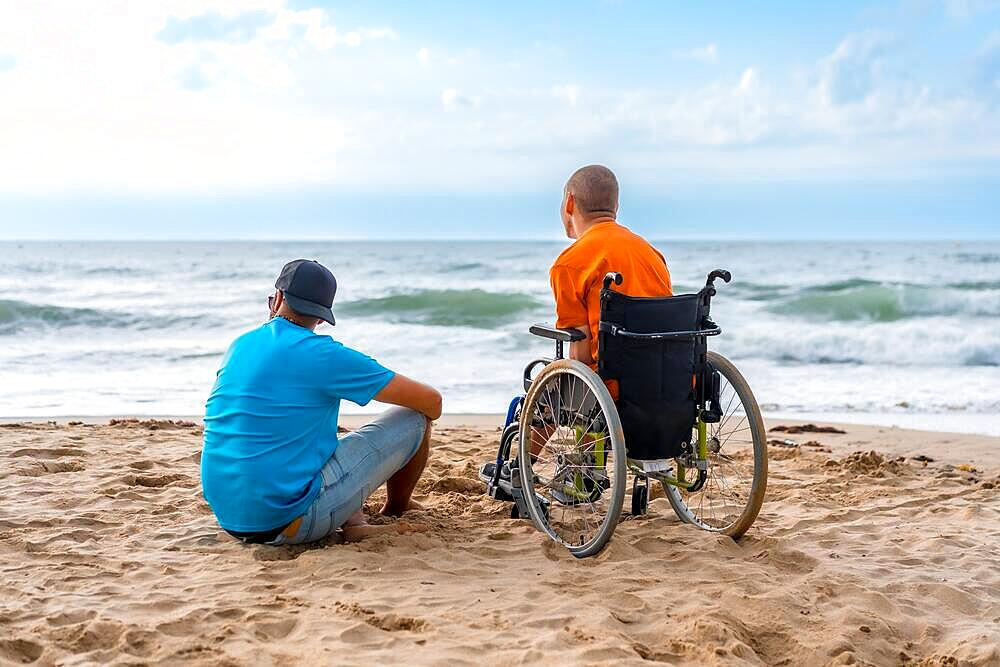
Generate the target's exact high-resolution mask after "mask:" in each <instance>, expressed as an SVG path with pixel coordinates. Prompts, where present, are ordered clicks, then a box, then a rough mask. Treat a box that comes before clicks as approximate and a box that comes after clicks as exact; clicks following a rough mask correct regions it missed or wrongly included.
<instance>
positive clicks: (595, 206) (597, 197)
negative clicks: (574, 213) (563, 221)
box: [566, 164, 618, 218]
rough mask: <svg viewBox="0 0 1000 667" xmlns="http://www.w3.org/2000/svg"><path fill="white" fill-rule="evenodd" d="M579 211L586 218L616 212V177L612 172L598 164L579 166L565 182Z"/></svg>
mask: <svg viewBox="0 0 1000 667" xmlns="http://www.w3.org/2000/svg"><path fill="white" fill-rule="evenodd" d="M566 191H567V192H569V193H571V194H572V195H573V199H574V200H575V202H576V206H577V208H578V210H579V212H580V213H581V214H582V215H584V216H585V217H588V218H596V217H599V216H601V217H610V218H614V217H615V216H616V215H617V214H618V179H617V178H615V174H614V172H612V171H611V170H610V169H608V168H607V167H603V166H601V165H599V164H591V165H587V166H586V167H580V168H579V169H577V170H576V171H575V172H573V175H572V176H570V177H569V180H568V181H567V182H566Z"/></svg>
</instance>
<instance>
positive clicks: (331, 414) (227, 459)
mask: <svg viewBox="0 0 1000 667" xmlns="http://www.w3.org/2000/svg"><path fill="white" fill-rule="evenodd" d="M274 286H275V287H276V288H277V291H276V292H275V293H274V294H273V295H272V296H270V297H269V298H268V309H269V311H270V319H269V320H268V321H267V322H266V323H265V324H264V325H262V326H260V327H258V328H256V329H254V330H252V331H250V332H248V333H245V334H243V335H242V336H240V337H239V338H237V339H236V341H235V342H234V343H233V344H232V345H231V346H230V347H229V350H228V351H227V352H226V355H225V357H224V358H223V361H222V368H221V369H220V370H219V373H218V377H217V379H216V381H215V386H214V387H213V388H212V393H211V395H210V396H209V398H208V403H207V406H206V411H205V441H204V448H203V450H202V457H201V481H202V488H203V492H204V495H205V499H206V500H207V501H208V504H209V505H210V506H211V508H212V511H213V512H214V513H215V516H216V518H217V519H218V521H219V524H220V525H221V526H222V527H223V528H224V529H225V530H226V531H227V532H228V533H230V534H231V535H233V536H234V537H237V538H239V539H241V540H243V541H244V542H250V543H261V544H270V545H281V544H301V543H303V542H312V541H315V540H319V539H322V538H324V537H326V536H327V535H330V534H331V533H333V532H334V531H336V530H338V529H343V532H344V537H345V538H346V539H348V540H357V539H362V538H364V537H366V536H368V535H371V534H375V533H379V532H388V531H393V532H397V531H398V532H406V531H408V530H413V529H415V527H414V526H409V525H406V524H402V523H396V524H393V525H389V526H371V525H369V524H368V523H367V522H366V521H365V516H364V514H363V513H362V510H361V507H362V504H363V503H364V501H365V499H366V498H368V496H369V495H371V493H372V491H374V490H375V489H377V488H379V487H380V486H381V485H382V484H386V495H387V500H386V502H385V506H384V507H383V508H382V513H383V514H388V515H392V516H400V515H402V514H403V513H404V512H405V511H407V510H408V509H413V508H415V507H417V505H416V503H414V502H413V501H412V500H410V496H411V494H412V493H413V489H414V487H415V486H416V484H417V480H418V479H419V478H420V475H421V473H422V472H423V469H424V466H425V465H426V463H427V455H428V450H429V443H430V435H431V420H433V419H437V418H438V417H440V416H441V395H440V394H439V393H438V392H437V391H436V390H434V389H433V388H431V387H429V386H427V385H425V384H421V383H419V382H415V381H414V380H411V379H409V378H406V377H404V376H402V375H399V374H398V373H393V372H392V371H390V370H388V369H386V368H384V367H383V366H381V365H379V363H378V362H376V361H375V360H374V359H372V358H371V357H368V356H366V355H364V354H361V353H360V352H356V351H354V350H352V349H350V348H347V347H345V346H343V345H341V344H340V343H338V342H337V341H335V340H333V339H332V338H330V337H329V336H321V335H317V334H316V333H315V332H314V330H315V329H316V327H317V326H318V325H319V324H320V323H321V322H328V323H330V324H334V318H333V312H332V311H331V310H330V308H331V306H332V305H333V297H334V295H335V293H336V291H337V281H336V279H335V278H334V276H333V274H332V273H330V271H329V269H327V268H326V267H324V266H322V265H321V264H319V263H318V262H315V261H308V260H304V259H297V260H295V261H293V262H289V263H288V264H286V265H285V267H284V268H283V269H282V270H281V275H279V276H278V280H277V281H276V282H275V284H274ZM342 399H346V400H349V401H351V402H353V403H357V404H358V405H366V404H367V403H368V402H369V401H371V400H372V399H375V400H376V401H379V402H381V403H391V404H393V405H396V406H401V407H395V408H390V409H389V410H387V411H385V412H383V413H382V414H380V415H379V416H378V417H376V418H375V420H374V421H372V422H371V423H370V424H368V425H366V426H363V427H362V428H360V429H358V430H357V431H354V432H352V433H348V434H346V435H342V436H339V437H338V435H337V425H338V416H339V412H340V401H341V400H342Z"/></svg>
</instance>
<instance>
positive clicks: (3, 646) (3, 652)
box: [0, 639, 45, 665]
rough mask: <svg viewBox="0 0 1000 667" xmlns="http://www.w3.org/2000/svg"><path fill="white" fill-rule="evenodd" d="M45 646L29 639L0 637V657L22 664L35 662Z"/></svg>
mask: <svg viewBox="0 0 1000 667" xmlns="http://www.w3.org/2000/svg"><path fill="white" fill-rule="evenodd" d="M44 650H45V648H44V647H43V646H42V645H41V644H36V643H35V642H32V641H28V640H27V639H0V658H3V659H4V660H5V661H6V660H9V661H11V662H14V663H18V664H21V665H27V664H30V663H32V662H35V661H36V660H38V658H40V657H41V656H42V652H43V651H44Z"/></svg>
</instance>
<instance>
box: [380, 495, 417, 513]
mask: <svg viewBox="0 0 1000 667" xmlns="http://www.w3.org/2000/svg"><path fill="white" fill-rule="evenodd" d="M422 509H427V508H426V507H424V506H423V505H422V504H421V503H418V502H417V501H416V500H414V499H413V498H410V503H409V505H407V506H406V509H405V510H403V511H402V512H400V511H398V510H396V509H395V508H391V507H389V505H388V504H385V505H383V506H382V509H380V510H379V511H378V513H379V514H384V515H386V516H402V515H403V514H404V513H405V512H409V511H410V510H422Z"/></svg>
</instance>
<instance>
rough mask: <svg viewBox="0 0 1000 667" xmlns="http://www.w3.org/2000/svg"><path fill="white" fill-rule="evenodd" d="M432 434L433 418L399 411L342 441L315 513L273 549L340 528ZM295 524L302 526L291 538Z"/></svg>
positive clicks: (309, 512)
mask: <svg viewBox="0 0 1000 667" xmlns="http://www.w3.org/2000/svg"><path fill="white" fill-rule="evenodd" d="M426 429H427V419H426V418H425V417H424V416H423V415H422V414H420V413H419V412H416V411H415V410H410V409H408V408H400V407H394V408H390V409H389V410H386V411H385V412H383V413H382V414H380V415H379V416H378V417H376V418H375V421H373V422H371V423H370V424H365V425H364V426H362V427H361V428H359V429H358V430H357V431H352V432H351V433H346V434H344V435H343V436H341V437H340V438H339V441H340V444H339V445H337V449H336V450H335V451H334V452H333V456H331V457H330V460H329V461H327V462H326V464H325V465H324V466H323V468H322V469H321V470H320V476H321V477H322V483H321V486H320V490H319V494H318V495H317V496H316V498H315V499H314V500H313V502H312V504H311V505H310V506H309V509H308V510H306V513H305V514H303V515H302V516H301V517H299V519H296V520H295V521H294V522H292V524H291V525H290V526H289V529H286V530H285V532H283V533H282V534H280V535H278V537H277V538H275V539H274V541H272V542H268V544H271V545H274V546H278V545H282V544H303V543H305V542H314V541H316V540H321V539H323V538H324V537H326V536H327V535H330V534H331V533H333V532H334V531H335V530H337V529H339V528H340V527H341V526H342V525H343V524H344V522H345V521H347V519H349V518H350V516H351V515H352V514H354V513H355V512H357V511H358V510H359V509H361V506H362V505H363V504H364V502H365V500H366V499H367V498H368V496H370V495H371V494H372V492H373V491H374V490H375V489H377V488H379V487H380V486H382V485H383V484H385V483H386V481H388V479H389V478H390V477H392V476H393V475H394V474H396V473H397V472H399V470H400V469H402V468H403V466H405V465H406V464H407V463H408V462H409V461H410V459H412V458H413V455H414V454H416V453H417V450H418V449H420V443H421V442H422V441H423V439H424V432H425V431H426ZM295 523H298V524H299V525H298V526H297V527H296V528H295V532H294V534H291V536H289V535H288V533H291V529H292V528H293V527H294V526H295Z"/></svg>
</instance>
